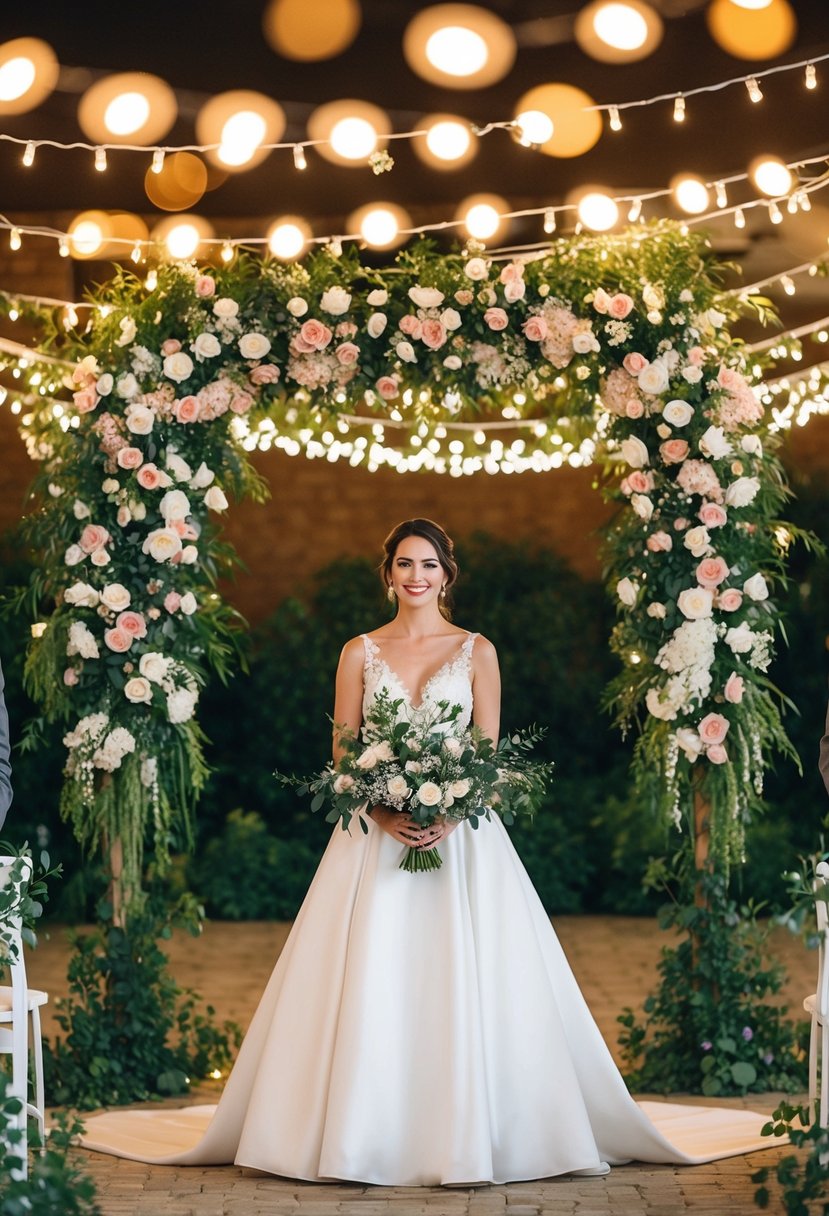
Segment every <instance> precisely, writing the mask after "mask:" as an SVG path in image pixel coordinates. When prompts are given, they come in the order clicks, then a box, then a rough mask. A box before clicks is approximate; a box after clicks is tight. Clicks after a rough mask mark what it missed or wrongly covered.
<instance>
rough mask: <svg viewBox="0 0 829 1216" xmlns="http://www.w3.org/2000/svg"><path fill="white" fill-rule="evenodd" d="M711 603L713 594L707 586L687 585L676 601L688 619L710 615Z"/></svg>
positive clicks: (698, 618) (697, 618)
mask: <svg viewBox="0 0 829 1216" xmlns="http://www.w3.org/2000/svg"><path fill="white" fill-rule="evenodd" d="M713 604H714V595H713V593H712V592H711V591H709V590H708V588H707V587H687V588H686V589H685V591H681V592H680V594H679V598H678V599H677V601H676V605H677V608H679V611H680V612H681V613H682V615H683V616H684V617H687V619H688V620H689V621H698V620H700V619H701V618H702V617H705V616H710V615H711V610H712V608H713Z"/></svg>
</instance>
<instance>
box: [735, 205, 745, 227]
mask: <svg viewBox="0 0 829 1216" xmlns="http://www.w3.org/2000/svg"><path fill="white" fill-rule="evenodd" d="M745 226H746V217H745V216H744V215H743V209H742V207H738V208H737V210H736V211H735V212H734V227H735V228H745Z"/></svg>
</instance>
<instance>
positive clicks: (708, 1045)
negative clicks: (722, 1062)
mask: <svg viewBox="0 0 829 1216" xmlns="http://www.w3.org/2000/svg"><path fill="white" fill-rule="evenodd" d="M700 1047H701V1048H702V1050H703V1051H710V1050H711V1048H712V1047H713V1043H709V1041H708V1039H703V1040H702V1042H701V1043H700Z"/></svg>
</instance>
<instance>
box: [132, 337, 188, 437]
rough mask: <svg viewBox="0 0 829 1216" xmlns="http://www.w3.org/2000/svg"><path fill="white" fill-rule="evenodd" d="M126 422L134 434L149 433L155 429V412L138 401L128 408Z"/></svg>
mask: <svg viewBox="0 0 829 1216" xmlns="http://www.w3.org/2000/svg"><path fill="white" fill-rule="evenodd" d="M186 357H187V356H186V355H185V358H186ZM126 422H127V430H128V431H131V432H132V434H133V435H149V433H150V431H151V430H152V429H153V424H154V422H155V414H154V413H153V411H152V410H151V409H149V408H148V407H147V406H146V405H138V404H137V403H136V404H133V405H130V406H129V407H128V408H127V415H126Z"/></svg>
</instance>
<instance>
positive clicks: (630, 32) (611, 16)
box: [593, 4, 648, 51]
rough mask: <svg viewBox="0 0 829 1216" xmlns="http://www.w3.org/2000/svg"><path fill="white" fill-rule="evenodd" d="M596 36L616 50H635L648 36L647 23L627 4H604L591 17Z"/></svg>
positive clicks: (642, 44)
mask: <svg viewBox="0 0 829 1216" xmlns="http://www.w3.org/2000/svg"><path fill="white" fill-rule="evenodd" d="M593 29H594V30H595V31H596V37H597V38H600V39H601V41H602V42H604V43H606V44H607V46H612V47H613V49H614V50H617V51H635V50H638V48H639V47H640V46H644V44H645V42H646V41H647V38H648V23H647V21H646V20H645V18H644V17H643V16H642V14H641V13H640V12H638V11H637V10H636V9H635V8H633V7H632V6H631V5H629V4H604V5H602V7H601V8H600V9H598V10H597V11H596V15H595V16H594V18H593Z"/></svg>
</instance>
